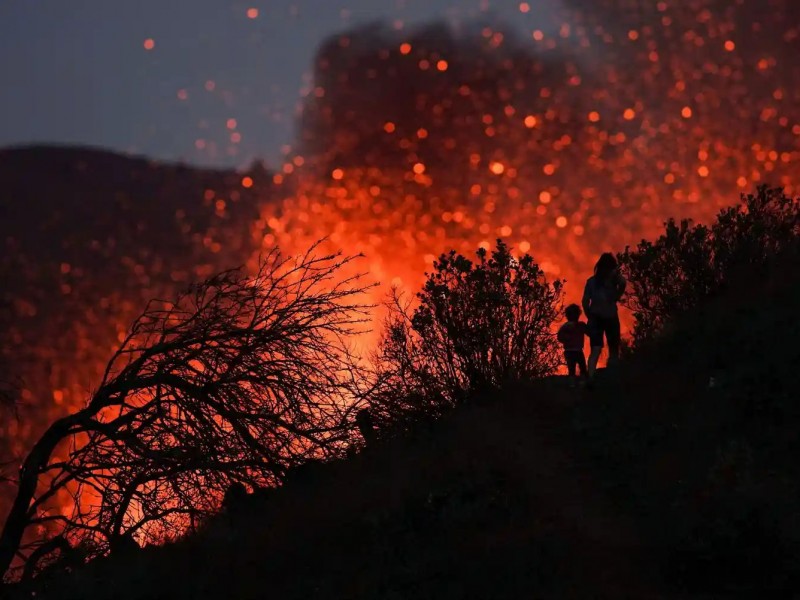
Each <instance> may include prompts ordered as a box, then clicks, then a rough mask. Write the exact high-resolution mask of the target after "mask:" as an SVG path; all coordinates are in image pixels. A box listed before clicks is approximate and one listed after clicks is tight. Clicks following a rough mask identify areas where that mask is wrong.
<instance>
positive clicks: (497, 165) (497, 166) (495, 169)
mask: <svg viewBox="0 0 800 600" xmlns="http://www.w3.org/2000/svg"><path fill="white" fill-rule="evenodd" d="M489 170H490V171H491V172H492V173H494V174H495V175H502V174H503V173H504V172H505V170H506V167H505V165H504V164H503V163H501V162H493V163H491V164H490V165H489Z"/></svg>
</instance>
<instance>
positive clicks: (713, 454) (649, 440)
mask: <svg viewBox="0 0 800 600" xmlns="http://www.w3.org/2000/svg"><path fill="white" fill-rule="evenodd" d="M796 266H797V265H794V264H793V265H783V266H782V267H781V268H780V269H777V268H776V269H775V270H774V271H773V272H769V273H761V274H758V275H752V276H751V277H747V278H742V280H741V285H738V284H737V285H733V286H731V288H730V289H728V290H727V291H725V292H724V293H723V295H722V296H721V297H717V298H715V299H712V300H711V301H709V302H708V303H706V304H704V305H703V306H702V307H701V308H700V309H699V310H697V311H696V312H694V313H692V314H690V315H688V316H687V317H686V318H684V319H683V320H681V321H680V322H678V323H676V324H675V326H674V327H673V328H672V329H671V331H669V332H668V333H667V334H665V336H664V337H662V339H661V340H660V341H659V342H658V343H656V344H654V345H653V346H651V347H650V348H647V349H643V350H641V351H640V352H639V353H638V354H637V355H636V356H635V357H633V358H631V359H630V360H628V361H627V362H626V363H624V365H623V366H622V367H621V368H620V371H619V372H618V373H617V374H616V376H615V377H611V376H609V375H606V376H605V377H604V378H603V379H602V380H601V382H600V384H599V385H598V386H597V387H596V388H595V389H593V390H581V389H578V390H574V389H569V388H567V387H565V386H564V385H563V382H562V381H561V380H559V379H551V380H545V381H541V382H536V383H533V384H531V385H529V386H527V387H525V388H523V389H517V390H514V391H509V392H506V393H505V394H503V396H501V397H500V396H499V397H496V398H477V399H475V402H474V403H473V404H472V405H466V406H463V407H461V408H459V409H456V410H454V411H453V412H452V413H450V414H448V415H447V416H446V417H445V418H444V419H443V420H442V421H440V422H438V423H435V424H433V425H429V426H426V427H424V428H422V427H421V428H419V429H418V430H417V431H416V433H415V435H414V436H413V437H411V438H404V439H394V440H387V441H385V442H383V443H382V444H379V445H377V446H376V447H374V448H371V449H368V450H367V451H364V452H363V453H361V454H359V455H356V456H353V457H352V458H351V459H349V460H346V461H343V462H341V463H337V464H329V465H324V466H320V467H318V468H317V469H310V470H308V471H306V472H305V473H303V474H302V476H299V477H297V478H295V480H294V481H293V482H292V483H290V484H288V485H287V486H286V487H284V488H282V489H279V490H276V491H272V492H270V493H266V492H259V494H258V497H255V496H252V497H250V498H249V499H248V502H247V503H246V506H245V507H243V508H241V509H239V510H238V512H235V513H234V514H233V515H230V516H227V517H225V516H220V517H219V518H218V519H217V520H216V521H215V522H213V523H210V524H207V525H206V526H205V527H204V528H203V529H202V530H201V531H200V532H199V533H197V534H195V535H194V536H190V537H189V538H187V539H186V540H184V541H182V542H179V543H176V544H173V545H170V546H167V547H164V548H153V549H145V550H142V551H139V552H134V553H132V554H129V555H127V556H125V555H122V556H117V557H114V556H112V557H110V558H108V559H106V560H104V561H102V562H98V563H96V564H91V565H89V566H88V567H86V568H85V569H83V570H82V571H81V572H79V573H77V574H75V575H73V576H72V577H70V578H68V579H65V580H59V579H57V578H56V579H55V580H52V581H51V583H50V585H49V586H48V589H47V590H42V589H40V590H38V592H37V597H39V598H77V597H82V598H87V599H100V598H120V599H123V598H187V599H188V598H192V599H203V598H208V599H211V598H221V597H229V598H261V597H268V596H275V597H281V598H519V597H609V598H612V597H613V598H619V597H676V598H684V597H698V598H705V597H721V596H724V597H730V596H735V597H752V596H754V595H758V594H761V595H763V594H766V595H767V596H772V597H776V596H778V597H779V596H787V595H789V593H788V592H789V591H790V590H794V589H797V586H798V585H800V579H798V575H799V573H798V564H800V562H798V559H799V558H800V520H799V519H798V513H797V506H798V500H800V493H798V492H800V490H798V482H800V477H798V475H800V473H798V468H799V467H798V465H797V462H796V460H795V458H794V457H795V456H797V455H798V452H797V451H798V448H797V445H798V442H797V435H796V431H797V429H798V425H800V418H799V417H800V414H799V413H800V411H798V408H797V405H796V393H793V390H794V388H795V387H796V383H795V381H796V375H795V373H794V369H795V368H796V365H797V364H798V359H800V356H799V355H798V350H797V348H798V347H797V343H796V341H797V339H798V335H800V326H799V325H798V322H797V319H796V307H797V306H800V280H799V279H798V275H797V274H798V270H797V268H796ZM711 378H713V381H712V380H711ZM44 581H45V580H42V582H44Z"/></svg>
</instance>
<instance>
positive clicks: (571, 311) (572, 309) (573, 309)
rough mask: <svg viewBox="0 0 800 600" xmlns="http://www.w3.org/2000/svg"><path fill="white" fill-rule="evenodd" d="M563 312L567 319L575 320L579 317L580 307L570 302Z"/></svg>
mask: <svg viewBox="0 0 800 600" xmlns="http://www.w3.org/2000/svg"><path fill="white" fill-rule="evenodd" d="M564 314H565V315H567V321H577V320H578V319H580V318H581V307H580V306H578V305H577V304H570V305H569V306H568V307H567V308H565V309H564Z"/></svg>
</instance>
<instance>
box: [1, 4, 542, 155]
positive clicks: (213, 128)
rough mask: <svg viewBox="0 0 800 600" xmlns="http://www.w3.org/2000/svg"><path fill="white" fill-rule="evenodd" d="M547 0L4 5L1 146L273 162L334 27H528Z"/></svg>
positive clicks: (533, 24)
mask: <svg viewBox="0 0 800 600" xmlns="http://www.w3.org/2000/svg"><path fill="white" fill-rule="evenodd" d="M555 1H556V0H546V2H540V3H538V5H537V3H531V5H532V10H529V11H527V12H526V13H525V14H523V13H522V12H521V11H520V2H518V1H512V0H491V1H490V0H460V1H459V0H267V1H265V0H249V1H247V2H237V1H224V0H169V1H168V2H165V1H160V0H139V1H137V2H122V1H116V0H115V1H107V0H70V1H69V2H64V1H63V0H41V1H38V2H30V1H27V0H5V1H4V2H2V3H0V33H2V35H0V56H2V57H3V60H2V61H0V81H2V82H3V85H2V86H0V147H2V146H8V145H19V144H29V143H64V144H82V145H92V146H102V147H107V148H112V149H115V150H120V151H125V152H134V153H137V154H145V155H147V156H150V157H154V158H163V159H171V160H174V159H182V160H185V161H187V162H190V163H195V164H208V165H224V166H241V165H245V164H247V163H248V162H250V161H251V160H252V159H253V158H256V157H260V158H265V159H267V160H268V161H269V162H273V161H275V160H277V159H278V157H279V155H280V148H281V146H282V145H284V144H287V143H290V142H291V141H292V139H293V131H294V124H295V120H296V115H297V110H298V107H299V106H300V104H301V100H302V97H303V93H304V88H306V87H307V86H308V81H309V76H310V71H311V66H312V63H313V57H314V54H315V51H316V49H317V47H318V45H319V44H320V43H321V42H322V41H323V40H324V39H325V38H327V37H328V36H330V35H333V34H335V33H337V32H340V31H343V30H347V29H349V28H351V27H353V26H357V25H359V24H363V23H369V22H371V21H376V20H380V21H383V22H385V23H388V24H390V25H392V26H396V27H400V26H401V23H402V26H404V27H413V25H414V24H415V23H420V22H425V21H430V20H433V19H446V20H448V21H449V22H451V23H455V24H458V23H459V22H465V21H469V20H472V19H475V18H478V17H480V16H481V15H486V14H487V13H490V14H491V15H492V18H493V19H500V20H501V21H503V22H506V23H507V24H508V25H509V26H510V27H518V28H520V29H522V30H527V31H530V30H531V29H533V28H534V27H537V26H538V24H537V14H536V13H537V11H541V10H543V9H544V7H545V4H547V5H552V4H553V3H554V2H555ZM251 9H257V11H258V12H257V15H254V13H253V11H252V10H251ZM251 16H255V17H256V18H250V17H251ZM147 40H152V43H153V44H154V46H153V48H152V49H150V50H148V49H146V48H145V45H146V43H147ZM230 119H235V120H236V124H235V127H233V128H231V127H229V126H230V125H233V122H232V121H230ZM235 133H238V134H239V135H240V136H241V138H238V136H235V138H234V139H236V141H235V142H232V141H231V135H232V134H235Z"/></svg>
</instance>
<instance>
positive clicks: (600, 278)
mask: <svg viewBox="0 0 800 600" xmlns="http://www.w3.org/2000/svg"><path fill="white" fill-rule="evenodd" d="M623 293H625V278H624V277H623V276H622V275H621V274H620V272H619V269H618V268H617V259H616V258H614V255H613V254H611V253H610V252H606V253H604V254H603V255H602V256H600V260H598V261H597V264H596V265H595V267H594V276H593V277H589V279H588V280H587V281H586V287H584V289H583V302H582V304H583V312H585V313H586V317H587V319H588V320H589V323H588V329H589V345H590V346H591V352H590V353H589V377H590V378H591V377H593V376H594V373H595V370H596V369H597V361H598V359H599V358H600V352H602V350H603V336H605V338H606V341H607V342H608V362H609V364H613V363H615V362H616V361H617V359H618V358H619V343H620V326H619V314H618V313H617V302H619V299H620V298H622V294H623Z"/></svg>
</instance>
